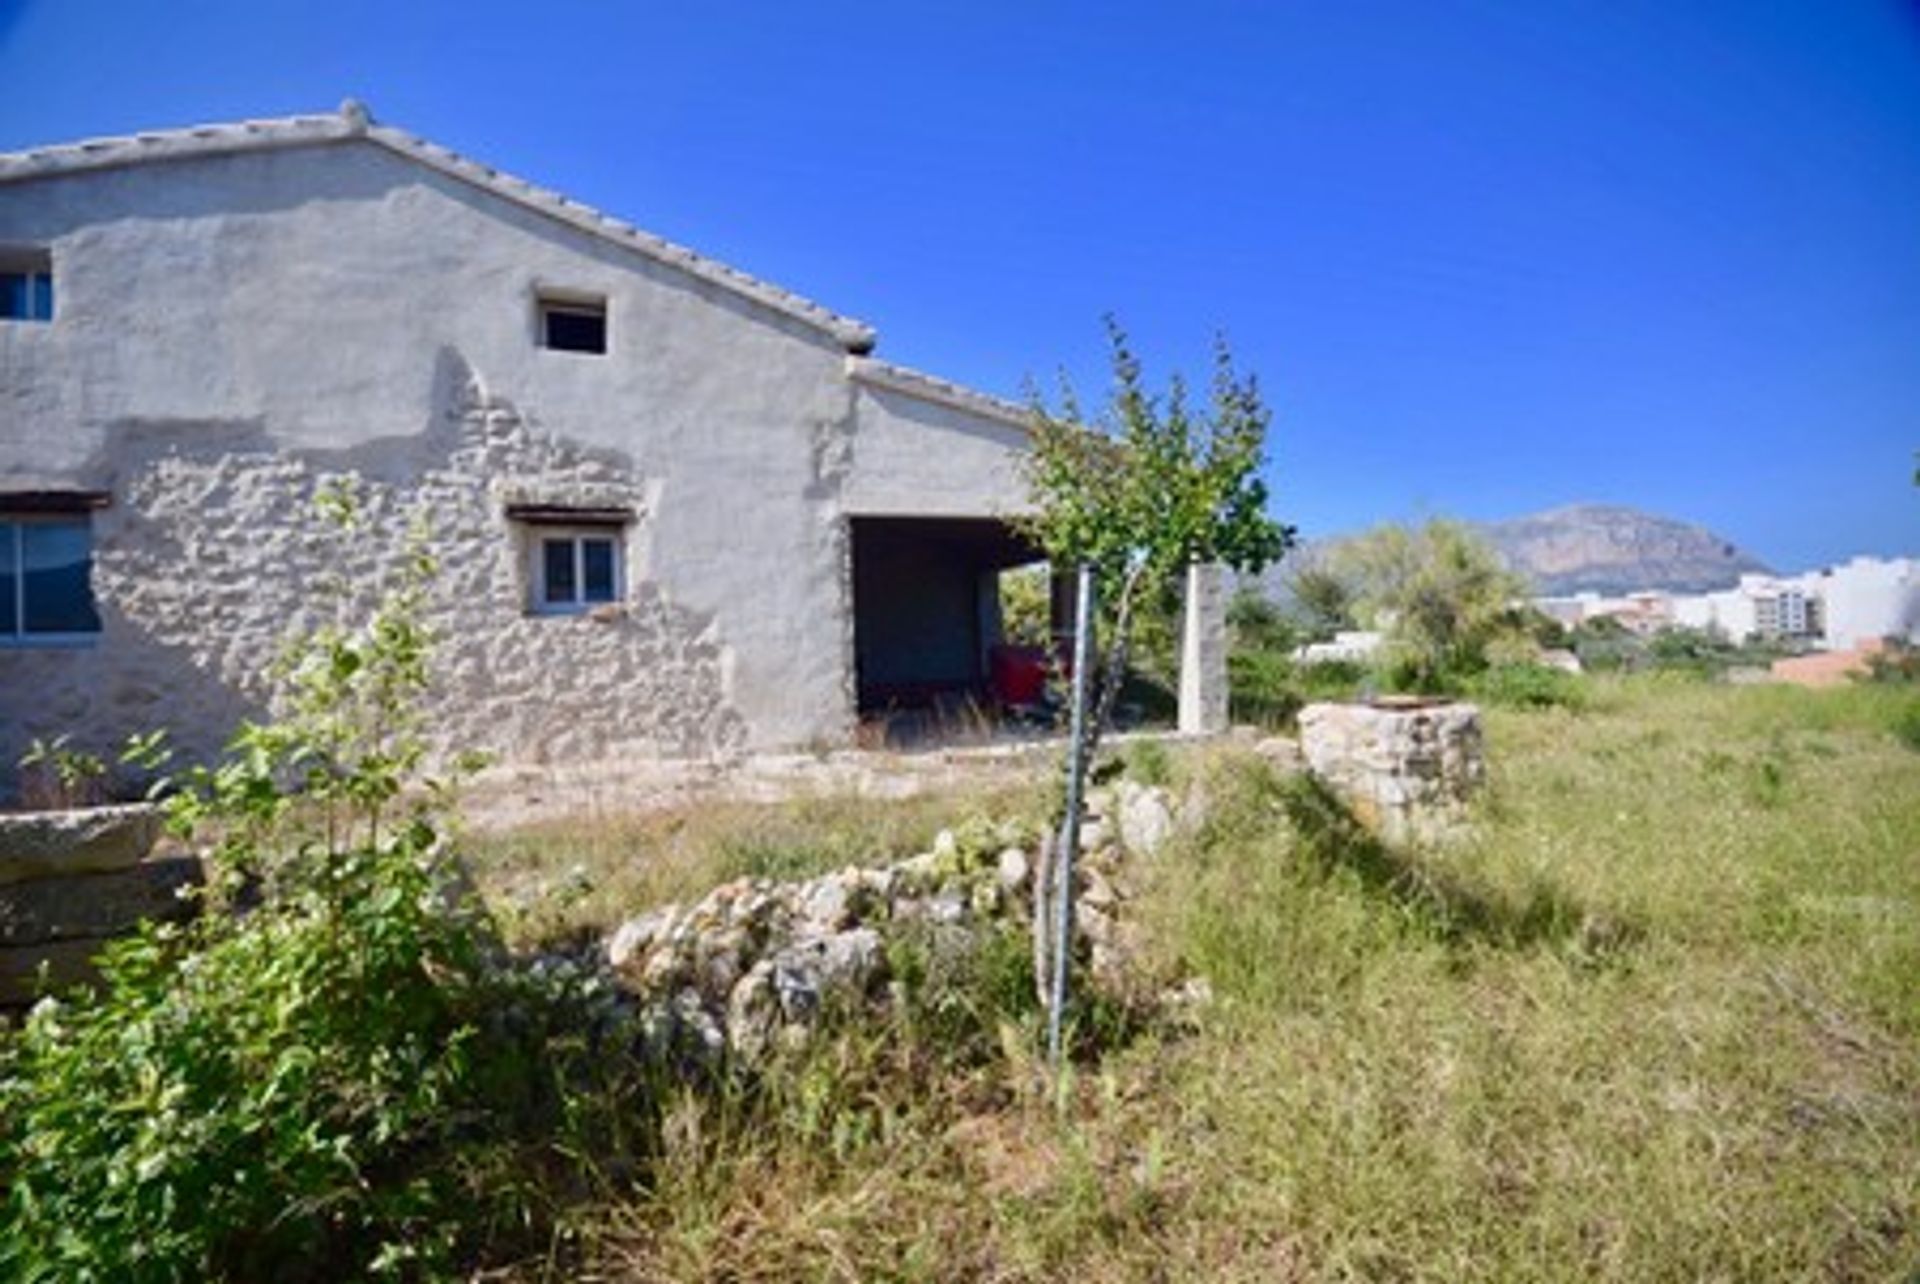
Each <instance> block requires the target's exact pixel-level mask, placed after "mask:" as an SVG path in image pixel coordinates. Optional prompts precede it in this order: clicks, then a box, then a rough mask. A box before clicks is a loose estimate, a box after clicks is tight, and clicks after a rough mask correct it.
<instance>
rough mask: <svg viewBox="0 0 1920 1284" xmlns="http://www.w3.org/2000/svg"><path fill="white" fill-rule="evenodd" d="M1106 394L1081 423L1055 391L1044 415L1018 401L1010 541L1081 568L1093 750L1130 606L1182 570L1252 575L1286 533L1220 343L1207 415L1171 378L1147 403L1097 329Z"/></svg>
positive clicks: (1282, 545) (1110, 334)
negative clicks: (1019, 469) (1020, 449)
mask: <svg viewBox="0 0 1920 1284" xmlns="http://www.w3.org/2000/svg"><path fill="white" fill-rule="evenodd" d="M1107 338H1108V342H1109V344H1110V345H1111V349H1112V353H1111V359H1112V363H1113V377H1114V386H1113V391H1112V394H1111V396H1110V398H1109V400H1108V403H1107V405H1106V406H1105V407H1104V409H1103V410H1102V411H1101V413H1100V414H1099V415H1097V416H1096V417H1093V418H1091V419H1089V418H1088V417H1087V416H1085V415H1084V414H1082V412H1081V407H1080V404H1079V401H1078V399H1077V398H1076V396H1075V395H1074V392H1073V389H1072V388H1071V387H1070V386H1067V385H1065V384H1064V382H1063V385H1062V389H1061V405H1060V409H1059V410H1058V411H1057V412H1056V411H1055V410H1053V409H1052V408H1051V407H1049V406H1048V405H1047V404H1046V402H1045V400H1044V399H1043V398H1041V397H1040V396H1039V395H1037V394H1036V395H1034V396H1033V397H1032V399H1031V401H1032V410H1033V444H1032V448H1031V451H1030V453H1029V455H1028V459H1027V484H1028V491H1029V495H1030V497H1031V499H1032V507H1033V511H1032V513H1031V515H1030V516H1028V517H1025V518H1023V519H1021V520H1020V522H1019V525H1020V527H1021V529H1022V530H1023V532H1024V533H1025V534H1026V535H1027V536H1028V537H1029V538H1031V539H1032V540H1033V541H1034V542H1035V543H1036V544H1038V545H1039V546H1040V548H1041V549H1042V550H1043V551H1044V552H1045V553H1046V554H1047V557H1048V559H1049V560H1050V561H1052V563H1053V564H1054V565H1055V566H1056V567H1061V568H1067V567H1074V566H1079V565H1081V564H1086V565H1090V566H1091V567H1092V568H1093V573H1094V579H1095V584H1096V586H1097V591H1096V598H1097V600H1098V602H1099V605H1100V631H1101V632H1102V633H1104V634H1105V636H1106V639H1107V655H1106V658H1105V661H1104V663H1103V664H1102V665H1101V685H1100V698H1099V701H1098V711H1099V716H1097V717H1095V718H1092V719H1090V720H1089V724H1090V725H1089V734H1090V736H1092V737H1093V738H1094V739H1095V740H1096V741H1097V738H1098V734H1099V731H1100V729H1101V727H1102V726H1104V724H1105V721H1106V719H1107V717H1108V716H1109V715H1110V714H1111V712H1112V706H1113V701H1114V698H1115V697H1116V696H1117V695H1118V693H1119V688H1120V683H1121V682H1122V680H1123V679H1124V677H1125V670H1126V663H1127V656H1128V651H1129V648H1130V647H1131V646H1132V644H1133V641H1134V636H1133V635H1134V627H1133V626H1134V618H1135V613H1136V611H1137V610H1138V608H1139V607H1140V605H1141V604H1142V603H1143V602H1145V601H1147V600H1149V599H1150V598H1152V597H1154V596H1156V595H1160V594H1164V593H1168V592H1171V591H1172V587H1173V585H1174V584H1175V583H1176V582H1177V580H1178V577H1179V576H1181V575H1182V574H1184V573H1185V571H1186V568H1187V566H1188V564H1189V563H1192V562H1216V563H1221V564H1224V565H1226V566H1230V567H1232V568H1233V569H1235V570H1238V571H1243V572H1247V573H1250V574H1251V573H1257V572H1258V571H1260V570H1261V569H1262V568H1264V567H1266V566H1267V565H1268V564H1270V563H1271V562H1273V561H1274V560H1275V559H1277V558H1278V557H1279V556H1280V555H1281V554H1282V553H1284V552H1285V551H1286V550H1287V548H1288V547H1289V546H1290V545H1291V544H1292V542H1293V528H1292V527H1290V526H1286V525H1284V524H1282V523H1280V522H1278V521H1275V520H1274V519H1273V518H1272V517H1271V516H1270V515H1269V514H1268V513H1267V488H1266V483H1265V482H1263V481H1262V480H1261V479H1260V466H1261V464H1262V462H1263V452H1264V449H1265V445H1266V436H1267V425H1268V422H1269V420H1270V419H1271V415H1270V414H1269V412H1268V410H1267V407H1266V404H1265V403H1264V402H1263V401H1262V400H1261V398H1260V390H1259V385H1258V382H1257V381H1256V380H1255V379H1254V378H1253V376H1251V375H1248V376H1244V377H1243V376H1241V375H1240V374H1239V373H1238V371H1237V370H1236V369H1235V367H1234V364H1233V355H1232V353H1231V352H1230V351H1229V350H1228V348H1227V345H1226V342H1225V341H1224V340H1221V341H1219V342H1217V343H1216V344H1215V347H1214V364H1213V377H1212V381H1211V387H1210V389H1209V397H1208V402H1207V404H1206V405H1205V406H1204V407H1195V406H1193V405H1192V404H1190V401H1189V398H1188V393H1187V386H1186V382H1185V380H1183V379H1182V378H1181V377H1180V376H1179V375H1177V374H1176V375H1174V376H1173V377H1172V378H1171V379H1170V380H1168V384H1167V391H1166V393H1165V394H1164V395H1156V394H1154V393H1153V392H1151V391H1149V390H1148V388H1147V385H1146V381H1145V377H1144V375H1143V373H1142V369H1141V365H1140V360H1139V358H1138V357H1136V356H1135V355H1134V353H1133V350H1132V348H1131V347H1130V346H1129V344H1128V342H1127V336H1126V332H1125V331H1123V330H1122V329H1121V328H1120V326H1119V324H1118V322H1116V321H1115V320H1114V319H1113V318H1112V317H1109V318H1107Z"/></svg>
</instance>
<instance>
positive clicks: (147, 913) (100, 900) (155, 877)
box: [0, 856, 201, 948]
mask: <svg viewBox="0 0 1920 1284" xmlns="http://www.w3.org/2000/svg"><path fill="white" fill-rule="evenodd" d="M200 881H201V880H200V862H199V861H198V860H195V859H194V858H193V857H191V856H171V857H167V858H165V859H162V860H150V861H142V862H141V863H140V864H138V865H134V866H132V867H131V868H128V869H119V870H108V871H106V872H104V873H96V874H80V875H77V876H75V877H72V878H37V879H33V880H31V881H29V882H24V883H7V884H0V948H11V947H14V946H21V945H39V944H42V943H45V942H48V941H68V940H76V939H84V938H88V937H101V936H113V935H115V934H117V933H120V932H125V931H128V930H130V929H131V928H133V927H135V926H137V925H138V924H139V923H140V921H141V920H142V919H162V920H178V919H184V918H188V917H191V916H192V914H193V909H194V902H193V900H192V899H191V898H190V897H189V896H188V895H187V893H189V892H190V891H191V889H193V888H195V887H197V886H199V885H200Z"/></svg>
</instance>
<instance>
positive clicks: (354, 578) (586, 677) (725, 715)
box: [0, 357, 745, 761]
mask: <svg viewBox="0 0 1920 1284" xmlns="http://www.w3.org/2000/svg"><path fill="white" fill-rule="evenodd" d="M443 365H445V366H447V367H448V369H447V370H446V372H445V375H444V378H445V379H446V381H447V383H448V385H449V387H448V393H447V395H446V398H445V400H446V403H447V404H446V406H445V409H444V411H443V414H442V422H441V423H440V424H438V425H436V426H435V428H434V429H433V430H431V431H429V432H428V433H426V434H424V435H423V437H421V438H419V439H415V440H410V441H405V442H398V443H392V442H380V443H373V444H372V445H370V446H367V447H362V448H358V449H356V450H354V451H347V452H315V453H307V454H299V453H288V452H284V451H279V450H276V449H273V448H271V447H269V446H268V445H267V444H266V443H264V442H261V443H259V444H258V445H257V447H255V448H251V449H249V448H246V447H245V446H244V445H236V444H235V443H234V442H233V441H232V440H231V439H230V434H222V433H220V432H218V431H215V429H214V428H212V427H210V428H209V432H208V438H209V439H208V441H207V443H206V446H205V449H204V451H203V452H200V453H196V452H195V451H194V450H193V449H191V448H186V449H182V448H180V447H178V446H177V445H171V446H167V447H165V448H163V449H158V450H156V453H154V454H153V455H152V456H151V457H147V458H141V457H140V450H141V447H140V445H139V443H138V442H137V441H135V440H131V439H130V441H129V446H128V451H127V457H126V462H125V464H124V465H123V466H125V467H126V476H127V480H126V481H125V482H124V484H123V485H122V486H121V487H120V488H119V491H120V493H119V495H118V496H117V497H116V499H117V502H116V506H115V507H114V508H110V509H108V510H106V511H105V512H103V513H102V514H101V515H100V518H99V520H98V522H97V524H96V531H97V540H96V548H95V566H94V576H95V583H96V586H97V590H98V593H97V595H98V598H99V600H100V602H101V603H102V607H103V612H104V617H105V618H104V620H103V624H104V628H105V633H106V636H105V637H104V638H103V639H102V642H101V645H99V646H98V647H96V648H92V649H88V650H83V651H78V652H76V651H32V650H23V651H15V652H9V653H6V654H4V655H0V676H3V677H4V681H5V683H6V685H7V687H8V688H9V689H10V690H16V691H20V692H23V693H24V692H31V693H32V695H31V697H30V698H25V699H20V700H17V701H16V700H13V699H9V700H8V702H7V704H8V708H9V712H15V711H17V714H18V717H17V718H9V719H8V720H7V721H8V723H9V725H7V726H5V727H0V753H5V754H7V755H8V759H7V760H8V761H11V759H12V758H13V757H17V756H18V754H19V752H20V751H21V750H22V749H23V748H24V747H25V744H26V742H27V741H28V740H29V739H30V738H31V737H33V736H36V735H38V736H52V735H56V734H59V733H61V732H68V731H73V730H75V729H83V730H84V731H85V733H86V734H87V736H88V737H89V739H98V740H100V741H102V742H103V744H102V747H104V741H105V740H106V738H107V737H108V736H109V735H117V734H124V733H125V732H128V731H135V730H145V729H148V728H150V727H153V726H158V725H165V726H166V727H168V728H169V729H170V730H171V731H172V732H173V733H174V736H175V739H176V741H177V742H178V743H179V744H180V745H181V746H182V747H183V748H184V749H186V750H187V751H188V752H189V753H190V754H192V755H194V756H207V755H210V754H211V753H212V752H213V751H214V750H216V749H217V747H218V746H219V744H220V742H221V741H222V740H223V739H224V738H225V737H226V736H227V735H228V734H229V733H230V732H231V731H232V729H233V728H234V726H235V725H236V724H237V723H238V721H239V720H240V719H241V718H242V717H245V716H258V715H259V714H261V713H262V712H264V711H265V707H266V702H267V699H268V692H269V690H270V683H269V681H268V671H269V669H270V668H271V666H272V664H273V662H274V660H275V658H276V657H277V656H278V655H279V654H280V652H281V650H282V648H283V646H284V643H285V640H286V639H287V637H288V636H289V634H290V633H291V632H293V631H296V630H300V629H303V628H311V627H313V626H314V625H317V624H319V623H322V622H324V621H325V620H327V619H329V618H331V617H332V616H333V615H334V614H336V613H337V607H338V603H335V602H332V601H330V599H329V596H328V594H327V592H326V591H325V586H327V585H328V584H329V583H333V582H335V581H336V580H337V581H338V582H340V583H343V584H344V586H345V587H346V590H347V593H346V599H347V604H348V617H347V618H349V619H356V618H357V619H364V618H365V613H366V611H367V610H368V609H369V608H370V606H371V605H372V603H373V602H374V601H375V600H376V599H377V597H378V595H379V593H380V591H381V586H382V585H383V584H387V583H391V582H392V581H393V577H394V573H395V572H396V571H397V569H398V566H399V563H400V561H401V560H402V559H403V558H404V557H405V556H406V555H407V550H408V547H409V539H408V536H409V532H410V531H413V530H415V529H419V530H423V531H425V532H426V534H427V537H428V538H427V547H428V549H429V550H430V551H431V553H432V555H433V557H434V559H435V563H436V569H435V571H434V575H433V579H432V582H431V585H430V590H429V600H428V604H427V607H426V617H427V622H428V623H429V625H430V626H431V627H432V628H433V630H434V631H435V633H436V635H437V643H436V646H435V650H434V655H433V663H434V667H435V672H434V682H433V686H432V691H431V693H430V695H429V696H428V699H427V707H426V708H425V709H424V710H423V713H424V715H425V716H424V724H425V725H426V726H427V727H429V728H431V730H432V733H433V734H434V735H435V736H436V737H438V738H439V740H440V742H441V743H443V744H444V745H446V746H450V747H458V748H462V749H482V750H493V751H498V752H501V753H510V754H511V755H512V756H514V757H516V758H519V759H521V760H533V761H539V760H541V759H543V758H555V759H564V758H573V759H579V758H587V757H594V756H611V755H614V754H618V753H637V754H641V755H655V754H657V755H708V754H713V753H719V752H726V751H729V750H731V749H734V748H736V747H737V746H739V745H740V744H741V743H742V742H743V741H744V738H745V736H744V733H745V725H744V723H743V721H742V720H741V718H740V716H739V714H738V713H737V712H736V711H735V710H734V709H733V708H732V706H731V704H730V702H729V700H728V697H727V679H726V672H727V664H728V659H727V654H726V648H725V647H724V645H723V644H722V641H721V638H720V637H719V634H718V630H717V628H716V626H715V624H714V622H713V621H712V620H711V619H709V618H702V617H700V616H697V615H695V614H693V613H692V612H690V611H688V610H686V609H684V608H681V607H678V606H676V605H674V604H673V603H672V602H671V601H669V600H668V599H667V598H666V597H665V595H664V594H663V593H662V591H661V589H660V587H659V586H658V585H657V584H656V583H654V582H653V581H651V580H649V579H648V578H647V573H646V572H647V567H646V528H647V521H648V516H649V511H650V508H651V506H652V503H653V495H654V491H655V487H654V486H653V484H652V483H651V482H650V480H649V479H648V478H646V477H644V476H640V475H638V474H637V473H635V472H634V470H633V469H632V468H631V467H630V466H629V465H628V464H627V463H626V461H624V460H623V459H621V458H619V457H617V456H614V455H612V454H611V453H610V452H595V451H589V450H585V449H582V448H579V447H577V446H575V445H572V444H570V443H568V442H566V441H564V440H560V439H557V438H555V437H553V436H551V435H549V434H547V433H545V432H543V431H541V430H540V429H538V428H537V427H536V426H535V425H533V424H532V423H530V422H529V420H528V418H527V417H526V416H525V415H524V414H522V413H521V412H520V411H519V410H518V409H517V408H516V407H515V406H514V405H513V404H512V403H510V402H508V401H506V400H505V399H503V398H500V397H496V396H491V395H489V394H488V393H487V392H486V390H485V389H484V388H483V387H482V386H481V384H480V382H479V380H478V379H477V378H476V377H475V376H473V375H472V373H471V372H470V371H467V370H466V369H465V368H464V367H463V366H461V365H460V364H459V363H458V361H457V358H452V357H449V358H448V359H447V360H446V361H445V362H443ZM176 440H177V438H176ZM388 476H393V477H396V478H398V480H388V479H386V478H387V477H388ZM340 482H347V483H351V484H352V486H353V488H354V490H355V491H356V492H357V493H358V496H359V504H360V510H361V521H360V525H359V527H358V529H356V530H353V531H348V532H341V531H337V530H330V529H328V527H327V525H326V523H325V522H324V521H323V520H322V519H321V518H320V517H319V516H318V515H317V514H316V512H315V510H314V501H315V496H316V495H317V494H318V493H320V491H321V490H322V489H323V488H325V487H327V486H330V485H333V484H337V483H340ZM511 504H543V505H557V506H563V507H579V508H587V507H601V508H606V507H620V508H625V509H628V510H630V511H631V512H632V514H633V520H632V522H631V524H629V525H628V526H627V527H626V528H625V531H624V552H625V563H626V584H625V588H626V594H625V598H624V600H622V601H620V602H618V603H616V604H613V605H611V606H607V607H602V608H599V609H596V610H594V611H592V612H590V613H589V614H586V615H576V616H545V615H535V614H531V613H530V612H529V611H528V601H529V585H528V576H529V566H530V554H531V549H530V544H529V542H530V541H531V540H532V539H533V538H535V531H536V529H537V528H533V527H528V526H525V525H523V524H520V523H517V522H514V521H511V520H509V519H508V518H507V517H506V516H505V511H506V508H507V506H508V505H511ZM183 658H184V659H185V660H186V661H187V663H182V659H183Z"/></svg>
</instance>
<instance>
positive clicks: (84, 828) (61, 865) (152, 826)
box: [0, 803, 161, 883]
mask: <svg viewBox="0 0 1920 1284" xmlns="http://www.w3.org/2000/svg"><path fill="white" fill-rule="evenodd" d="M160 824H161V816H160V809H159V808H158V807H156V806H154V805H153V804H152V803H125V804H121V805H118V806H112V807H78V808H74V809H72V810H69V811H29V812H18V813H10V814H5V815H0V883H18V882H22V881H24V880H26V879H31V878H51V877H56V876H58V875H62V874H85V873H92V872H97V871H100V870H109V869H125V868H127V867H128V866H130V865H137V864H139V863H140V861H141V860H142V859H144V858H145V856H146V854H147V853H148V852H150V851H152V850H153V844H154V842H155V841H156V840H158V839H159V837H160Z"/></svg>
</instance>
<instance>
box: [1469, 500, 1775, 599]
mask: <svg viewBox="0 0 1920 1284" xmlns="http://www.w3.org/2000/svg"><path fill="white" fill-rule="evenodd" d="M1479 530H1480V532H1481V533H1482V534H1483V535H1485V536H1486V537H1487V540H1488V542H1490V543H1491V544H1492V545H1493V546H1494V547H1495V548H1496V549H1498V550H1499V552H1500V555H1501V556H1502V557H1503V558H1505V559H1506V562H1507V564H1508V565H1509V566H1511V567H1512V568H1513V569H1514V570H1515V571H1518V572H1519V573H1520V574H1522V575H1524V576H1526V577H1527V579H1528V580H1530V581H1531V582H1532V583H1533V585H1534V587H1535V589H1536V591H1538V592H1540V593H1542V594H1549V595H1552V594H1563V593H1579V592H1582V591H1584V590H1592V591H1594V592H1597V593H1624V592H1628V591H1630V590H1633V589H1668V590H1671V591H1673V592H1677V593H1699V592H1704V591H1706V590H1709V589H1719V588H1727V587H1730V586H1731V585H1733V584H1734V583H1735V582H1737V581H1738V580H1739V578H1740V576H1741V575H1743V574H1746V573H1749V572H1758V573H1760V574H1770V573H1771V572H1770V571H1769V570H1768V568H1767V566H1766V564H1765V563H1763V562H1761V561H1760V559H1759V558H1757V557H1754V556H1753V555H1752V554H1751V553H1747V552H1745V551H1743V550H1741V549H1740V548H1738V547H1736V546H1735V545H1734V544H1733V543H1732V542H1731V541H1728V540H1725V539H1722V538H1721V537H1720V536H1718V535H1715V534H1714V533H1713V532H1712V531H1709V530H1707V529H1706V528H1705V527H1701V526H1695V525H1692V524H1691V523H1688V522H1682V521H1676V520H1674V519H1673V518H1671V517H1660V516H1657V515H1655V514H1653V513H1643V512H1641V511H1640V510H1639V509H1637V508H1625V507H1621V506H1618V505H1613V504H1569V505H1567V506H1566V507H1564V508H1554V509H1549V510H1548V511H1546V512H1544V513H1534V514H1532V515H1530V516H1527V517H1515V518H1512V519H1510V520H1508V521H1504V522H1489V523H1485V524H1482V525H1481V526H1480V527H1479Z"/></svg>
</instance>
